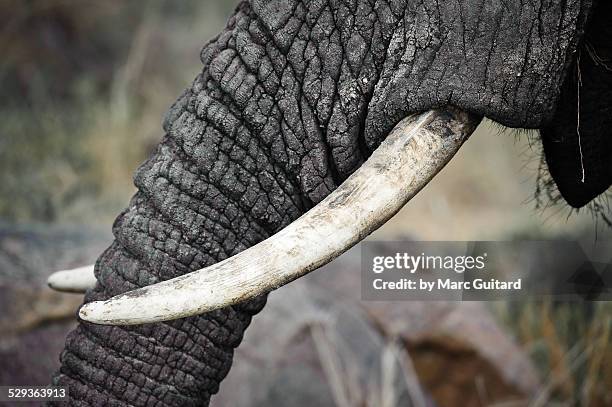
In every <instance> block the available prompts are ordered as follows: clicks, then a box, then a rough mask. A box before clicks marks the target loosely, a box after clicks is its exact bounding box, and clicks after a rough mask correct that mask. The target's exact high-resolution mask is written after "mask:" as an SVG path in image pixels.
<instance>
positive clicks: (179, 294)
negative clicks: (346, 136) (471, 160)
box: [80, 107, 480, 325]
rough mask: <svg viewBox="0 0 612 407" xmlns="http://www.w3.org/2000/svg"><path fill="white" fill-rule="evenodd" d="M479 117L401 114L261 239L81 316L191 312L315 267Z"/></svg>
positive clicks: (361, 234) (430, 168) (383, 216)
mask: <svg viewBox="0 0 612 407" xmlns="http://www.w3.org/2000/svg"><path fill="white" fill-rule="evenodd" d="M479 122H480V118H479V117H474V116H473V115H471V114H468V113H466V112H463V111H460V110H457V109H454V108H450V107H449V108H446V109H444V110H432V111H429V112H426V113H422V114H419V115H414V116H410V117H408V118H406V119H404V120H402V121H401V122H400V123H399V124H398V125H397V126H396V127H395V129H394V130H393V131H392V132H391V133H390V134H389V135H388V136H387V138H386V139H385V141H383V143H382V144H381V145H380V146H379V147H378V148H377V149H376V151H374V153H373V154H372V156H371V157H370V158H369V159H368V160H367V161H366V162H365V163H364V164H363V165H362V166H361V167H360V168H359V169H358V170H357V171H356V172H355V173H354V174H353V175H351V176H350V177H349V178H348V179H347V180H346V181H345V182H344V183H343V184H342V185H340V186H339V187H338V188H337V189H336V190H335V191H334V192H332V193H331V194H330V195H329V196H328V197H327V198H325V199H324V200H323V201H321V202H320V203H319V204H318V205H316V206H315V207H314V208H312V209H311V210H309V211H308V212H307V213H305V214H304V215H303V216H301V217H300V218H299V219H297V220H296V221H294V222H293V223H291V224H290V225H288V226H287V227H286V228H284V229H282V230H281V231H279V232H278V233H276V234H275V235H273V236H271V237H270V238H268V239H266V240H264V241H263V242H261V243H258V244H257V245H255V246H253V247H251V248H249V249H247V250H245V251H243V252H241V253H239V254H237V255H235V256H233V257H230V258H228V259H226V260H224V261H222V262H219V263H217V264H214V265H212V266H210V267H207V268H204V269H201V270H198V271H195V272H192V273H189V274H185V275H183V276H181V277H177V278H174V279H172V280H168V281H165V282H161V283H158V284H155V285H152V286H148V287H145V288H141V289H138V290H135V291H131V292H128V293H126V294H122V295H119V296H116V297H113V298H111V299H109V300H106V301H97V302H91V303H88V304H85V305H84V306H83V307H82V308H81V310H80V317H81V318H82V319H84V320H86V321H90V322H94V323H99V324H112V325H134V324H142V323H149V322H158V321H167V320H172V319H178V318H183V317H188V316H192V315H198V314H202V313H205V312H207V311H211V310H214V309H217V308H221V307H225V306H228V305H231V304H236V303H239V302H242V301H245V300H247V299H249V298H253V297H255V296H257V295H260V294H263V293H267V292H269V291H272V290H274V289H276V288H278V287H280V286H282V285H284V284H287V283H289V282H290V281H293V280H295V279H297V278H298V277H301V276H303V275H305V274H307V273H309V272H311V271H313V270H315V269H317V268H318V267H321V266H323V265H325V264H327V263H328V262H330V261H331V260H333V259H334V258H336V257H337V256H339V255H340V254H342V253H344V252H345V251H346V250H348V249H349V248H351V247H352V246H354V245H355V244H356V243H358V242H359V241H360V240H362V239H363V238H365V237H366V236H367V235H369V234H370V233H371V232H373V231H374V230H376V229H377V228H378V227H380V226H381V225H382V224H384V223H385V222H386V221H387V220H389V219H390V218H391V217H392V216H393V215H395V214H396V213H397V212H398V211H399V210H400V209H401V208H402V206H404V204H406V203H407V202H408V201H409V200H410V199H411V198H412V197H413V196H414V195H415V194H416V193H418V192H419V191H420V190H421V189H422V188H423V187H424V186H425V185H426V184H427V183H428V182H429V181H430V180H431V179H432V178H433V177H434V176H435V175H436V174H437V173H438V172H439V171H440V170H441V169H442V168H443V167H444V166H445V165H446V163H447V162H448V161H449V160H450V159H451V158H452V157H453V156H454V155H455V153H456V152H457V151H458V150H459V148H460V147H461V145H462V144H463V143H464V141H465V140H467V138H468V137H469V136H470V134H471V133H472V132H473V131H474V129H475V128H476V126H477V125H478V123H479Z"/></svg>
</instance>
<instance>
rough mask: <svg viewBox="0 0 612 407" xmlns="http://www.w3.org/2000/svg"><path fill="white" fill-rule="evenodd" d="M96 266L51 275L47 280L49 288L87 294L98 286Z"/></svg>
mask: <svg viewBox="0 0 612 407" xmlns="http://www.w3.org/2000/svg"><path fill="white" fill-rule="evenodd" d="M94 267H95V266H94V265H93V264H92V265H90V266H85V267H79V268H77V269H73V270H63V271H58V272H56V273H53V274H51V276H49V278H48V279H47V284H48V285H49V287H51V288H52V289H54V290H56V291H63V292H66V293H85V291H87V290H88V289H90V288H93V287H94V286H95V285H96V276H94Z"/></svg>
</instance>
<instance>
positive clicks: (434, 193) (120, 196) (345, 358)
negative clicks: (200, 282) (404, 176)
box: [0, 0, 612, 406]
mask: <svg viewBox="0 0 612 407" xmlns="http://www.w3.org/2000/svg"><path fill="white" fill-rule="evenodd" d="M234 6H235V4H234V3H233V2H228V1H221V0H207V1H196V0H183V1H180V2H177V1H170V0H152V1H146V2H145V1H119V0H107V1H104V2H102V1H94V0H28V1H22V0H0V55H1V56H2V57H1V59H0V95H1V97H0V118H1V119H0V385H8V384H13V385H17V384H23V385H25V384H41V385H42V384H46V383H47V382H48V377H49V375H50V372H52V371H53V370H54V369H56V368H57V365H58V362H57V359H58V355H59V351H60V349H61V346H62V344H63V341H64V337H65V334H66V332H67V331H68V330H69V328H70V327H71V326H72V325H73V314H74V310H75V309H76V307H77V306H78V304H79V303H80V300H81V299H80V297H79V296H69V295H60V294H56V293H51V292H50V291H49V290H48V289H46V288H45V287H44V280H45V277H46V275H47V274H48V273H49V272H50V271H52V270H54V269H56V268H67V267H73V266H74V267H76V266H81V265H83V264H88V263H91V262H93V261H94V260H95V258H96V257H97V256H98V255H99V254H100V253H101V252H102V250H104V248H105V247H106V246H107V245H108V244H109V242H110V240H111V236H110V226H111V224H112V221H113V220H114V218H115V216H116V215H117V214H118V213H119V212H120V211H121V210H122V209H123V208H124V207H125V206H126V205H127V202H128V200H129V198H130V196H131V195H132V194H133V192H134V187H133V185H132V173H133V172H134V170H135V169H136V168H137V166H138V165H139V163H141V162H142V161H143V160H144V159H145V158H146V157H147V155H148V154H149V152H150V151H151V149H152V148H153V146H154V145H155V144H156V143H157V142H158V141H159V140H160V138H161V135H162V133H161V121H162V118H163V114H164V113H165V111H166V109H167V108H168V107H169V106H170V104H171V103H172V102H173V101H174V100H175V99H176V98H177V97H178V95H179V94H180V93H181V91H182V90H183V89H184V88H185V87H187V86H188V85H189V84H190V82H191V80H192V79H193V78H194V77H195V75H196V74H197V73H198V71H199V70H200V69H201V64H200V61H199V52H200V49H201V48H202V46H203V45H204V44H205V42H206V41H208V40H209V39H210V38H212V37H213V36H214V35H215V34H216V33H218V32H219V30H220V29H221V28H222V27H223V25H224V24H225V21H226V19H227V17H228V16H229V14H230V13H231V12H232V10H233V8H234ZM539 174H541V158H540V147H539V144H538V141H537V135H536V134H533V133H532V132H531V133H530V132H526V131H521V132H518V131H512V130H508V129H502V128H501V127H500V126H498V125H495V124H493V123H490V122H485V123H483V125H481V127H480V128H479V130H478V131H477V133H476V134H475V135H474V136H473V137H472V139H471V140H470V141H469V142H468V143H467V145H466V146H465V148H464V149H463V150H462V152H461V154H459V156H458V157H456V158H455V159H454V160H453V162H452V163H451V164H450V165H449V166H448V167H447V168H446V169H445V170H444V171H443V173H442V174H440V175H439V176H438V177H437V178H436V179H435V180H434V181H433V182H432V183H431V184H430V185H429V186H428V187H426V188H425V190H424V191H422V192H421V193H420V194H419V195H418V196H417V198H416V199H414V200H413V201H412V202H410V203H409V204H408V205H407V206H406V207H405V208H404V209H403V210H402V211H401V212H400V213H399V214H398V215H397V216H396V217H395V218H394V219H393V220H392V221H391V222H389V223H388V224H387V225H385V226H384V227H383V228H381V229H380V230H379V231H377V232H376V233H375V234H373V235H372V236H371V237H370V239H377V240H401V239H415V240H513V239H570V240H580V241H582V242H583V244H584V245H585V246H595V245H597V244H599V243H600V242H606V241H608V242H609V241H610V240H612V239H611V237H612V234H611V229H610V227H609V226H607V225H606V224H605V222H604V221H602V218H600V217H598V216H594V215H592V213H591V212H589V211H582V212H580V213H576V212H572V211H570V210H569V209H568V208H567V207H566V206H563V205H557V204H552V203H550V201H549V200H548V199H547V198H546V196H545V195H546V194H541V195H540V196H539V197H538V196H537V195H536V191H537V190H538V188H539V187H541V186H542V185H543V184H544V183H545V182H546V181H545V178H544V179H543V178H538V175H539ZM359 267H360V266H359V251H358V249H356V250H352V251H350V252H349V253H347V254H346V255H344V256H342V257H341V258H340V259H338V260H337V261H335V262H334V263H332V264H331V265H330V266H328V267H327V268H328V269H330V270H328V271H327V272H325V271H321V272H318V273H314V274H313V275H312V276H310V277H309V278H308V279H306V280H303V281H300V282H299V283H294V284H292V285H290V286H289V287H287V288H286V289H284V290H280V291H279V292H277V293H274V294H273V295H271V296H270V303H269V305H268V307H267V309H266V310H265V311H264V312H263V313H262V314H261V315H260V316H258V317H257V318H256V319H255V323H254V324H253V326H252V327H251V328H250V331H248V333H247V336H246V338H245V343H244V346H242V347H241V348H240V349H239V350H238V352H237V357H236V363H235V367H234V369H233V370H232V371H231V372H230V376H229V377H228V379H227V380H226V381H225V382H224V384H223V385H222V387H221V391H220V395H219V396H218V397H216V398H215V400H214V403H213V404H214V405H217V406H234V405H240V406H243V405H244V406H247V405H253V406H255V405H261V404H268V405H294V406H302V405H303V406H306V405H311V404H312V403H314V402H317V403H319V404H320V405H331V406H353V405H359V406H396V405H397V406H407V405H415V406H472V405H474V406H493V405H504V406H506V405H534V406H544V405H560V406H561V405H563V406H573V405H580V406H606V405H612V345H611V339H610V338H611V332H610V331H611V330H612V307H611V306H610V304H609V303H588V304H583V303H572V304H563V303H551V302H545V301H539V302H529V303H520V304H518V303H487V304H484V303H482V304H481V303H461V304H459V303H427V304H419V303H407V302H403V303H386V304H378V303H364V302H361V301H360V300H359V293H360V290H359ZM322 273H325V276H326V279H325V280H323V279H322V278H321V277H320V276H321V275H322ZM330 276H333V277H330ZM330 280H331V282H330ZM336 280H337V283H334V281H336ZM296 299H298V300H297V304H298V305H295V303H296ZM288 303H291V304H292V306H288ZM16 315H17V316H18V317H17V318H16ZM15 321H17V322H15ZM271 332H272V333H271ZM279 347H280V348H279ZM278 349H285V352H278ZM279 353H282V354H283V355H279ZM236 386H238V387H236ZM236 389H241V390H240V391H236Z"/></svg>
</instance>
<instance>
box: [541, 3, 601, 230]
mask: <svg viewBox="0 0 612 407" xmlns="http://www.w3.org/2000/svg"><path fill="white" fill-rule="evenodd" d="M610 15H612V4H610V2H599V5H598V6H597V8H596V9H595V10H593V13H592V17H591V18H592V20H591V22H590V24H588V25H587V27H588V28H587V32H586V33H585V37H584V40H583V42H582V45H581V47H580V49H579V51H578V53H577V55H576V58H575V61H574V64H573V66H572V69H571V70H569V74H568V75H567V77H566V79H565V81H564V84H563V88H562V90H561V97H560V98H559V103H558V106H557V110H556V113H555V115H554V117H553V120H552V121H551V122H550V123H551V124H550V125H548V126H546V127H544V128H543V129H542V130H541V135H542V144H543V147H544V153H545V157H546V162H547V164H548V168H549V171H550V174H551V176H552V178H553V180H554V181H555V184H556V188H557V189H558V191H559V193H560V195H561V196H562V197H563V198H564V199H565V200H566V201H567V203H569V204H570V205H571V206H573V207H575V208H580V207H583V206H585V205H587V204H588V203H589V202H591V201H592V200H593V199H595V198H596V197H597V196H599V195H600V194H602V193H604V192H605V191H606V190H607V189H608V188H609V187H610V185H611V184H612V26H610V25H609V16H610ZM604 216H605V215H604ZM604 219H606V218H604Z"/></svg>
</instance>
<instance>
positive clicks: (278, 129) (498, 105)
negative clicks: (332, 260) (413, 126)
mask: <svg viewBox="0 0 612 407" xmlns="http://www.w3.org/2000/svg"><path fill="white" fill-rule="evenodd" d="M593 7H594V6H593V5H592V4H591V2H590V1H588V0H585V1H579V0H565V1H561V0H555V1H548V0H532V1H519V0H506V1H501V0H464V1H458V0H449V1H435V0H419V1H417V0H405V1H400V0H398V1H384V0H383V1H377V0H352V1H351V0H345V1H336V0H318V1H304V2H298V1H291V0H276V1H264V0H252V1H249V2H243V3H241V4H240V5H239V6H238V8H237V10H236V12H235V14H234V15H233V16H232V17H231V18H230V20H229V22H228V23H227V28H226V29H225V30H224V31H223V32H222V33H221V34H219V36H218V37H217V38H215V39H213V40H212V41H211V42H209V43H208V44H207V45H206V46H205V47H204V49H203V51H202V55H201V59H202V63H203V69H202V72H201V73H200V74H199V75H198V76H197V77H196V79H195V80H194V82H193V84H192V85H191V86H190V87H189V88H188V89H187V90H186V91H185V92H184V93H183V95H182V96H181V97H180V98H179V100H178V101H177V102H176V103H175V104H174V105H173V106H172V108H171V109H170V111H169V113H168V115H167V117H166V119H165V121H164V131H165V133H166V135H165V136H164V138H163V140H162V142H161V143H160V144H159V146H158V147H157V149H156V151H155V152H154V154H153V155H152V156H151V157H150V158H149V159H148V160H147V161H146V162H145V163H144V164H143V165H142V166H141V167H140V168H139V169H138V171H137V172H136V175H135V184H136V186H137V187H138V192H137V193H136V195H135V196H134V198H133V199H132V201H131V202H130V204H129V207H128V208H127V209H126V210H125V211H124V212H123V213H122V214H121V215H120V216H119V217H118V218H117V220H116V222H115V224H114V228H113V230H114V234H115V242H114V243H113V244H112V246H111V247H110V248H108V249H107V250H106V251H105V252H104V254H103V255H102V256H101V257H100V259H99V260H98V263H97V267H96V275H97V277H98V280H99V284H98V285H97V287H96V288H95V289H94V290H93V291H90V292H89V293H88V294H87V296H86V301H87V302H89V301H93V300H101V299H107V298H109V297H111V296H113V295H117V294H120V293H124V292H126V291H128V290H132V289H135V288H137V287H142V286H145V285H149V284H153V283H156V282H159V281H162V280H166V279H169V278H172V277H176V276H179V275H181V274H184V273H187V272H189V271H194V270H196V269H200V268H202V267H205V266H209V265H211V264H213V263H215V262H218V261H220V260H222V259H225V258H227V257H229V256H232V255H235V254H236V253H238V252H240V251H242V250H244V249H246V248H247V247H249V246H252V245H254V244H256V243H257V242H259V241H261V240H263V239H265V238H266V237H268V236H270V235H272V234H273V233H275V232H276V231H278V230H280V229H281V228H283V227H284V226H286V225H287V224H289V223H290V222H292V221H293V220H294V219H296V218H297V217H298V216H300V214H302V213H304V212H305V211H307V210H308V209H309V208H311V207H312V206H313V205H315V204H316V203H317V202H319V201H321V200H322V199H323V198H324V197H325V196H327V195H328V194H329V193H330V192H331V191H333V190H334V188H336V187H337V186H338V185H339V184H340V183H341V182H342V181H343V180H344V179H345V178H346V177H347V176H348V175H350V174H351V173H352V172H353V171H355V169H357V168H358V167H359V166H360V165H361V164H362V163H363V162H364V160H366V158H367V157H368V156H369V154H370V153H371V152H372V151H373V149H374V148H376V146H377V145H378V144H379V143H380V142H381V140H382V139H383V138H384V137H385V135H386V134H387V132H388V131H389V130H390V129H391V128H393V126H394V125H395V124H396V123H397V122H398V121H399V120H400V119H401V118H403V117H404V116H406V115H407V114H409V113H412V112H417V111H422V110H425V109H430V108H434V107H439V106H443V105H447V104H452V105H456V106H459V107H461V108H463V109H465V110H468V111H470V112H473V113H477V114H480V115H483V116H487V117H489V118H491V119H494V120H496V121H498V122H499V123H501V124H503V125H506V126H512V127H529V128H543V129H548V131H549V134H550V136H549V137H552V138H555V137H558V138H559V139H561V141H555V143H568V145H570V147H568V148H570V149H571V148H574V144H575V140H576V139H575V127H576V126H575V125H574V127H573V129H572V128H571V127H572V123H569V124H568V126H567V127H561V128H560V130H557V131H556V132H555V128H554V127H551V123H553V122H554V119H555V114H556V110H557V106H558V105H562V103H564V102H563V101H562V99H560V98H559V96H560V94H561V92H562V90H563V86H564V83H570V84H571V81H575V76H574V75H572V72H573V71H572V66H574V64H575V61H576V55H577V50H578V49H579V48H580V47H581V46H582V45H581V44H582V43H581V41H582V40H583V37H584V29H585V27H589V24H591V22H590V21H589V20H588V17H589V16H590V15H591V14H592V10H593ZM601 8H604V6H602V7H601ZM587 21H589V22H588V23H587ZM605 21H607V19H605ZM602 24H603V23H602ZM600 28H601V27H600ZM587 35H588V33H587ZM603 44H604V45H605V44H608V42H604V43H603ZM607 50H608V49H604V50H603V51H602V52H608V51H607ZM582 58H583V60H587V59H588V58H587V56H585V55H584V54H583V55H582ZM591 65H593V64H591ZM601 74H602V77H605V75H604V74H603V73H601ZM606 78H607V77H606ZM568 81H570V82H568ZM566 86H567V87H569V86H570V85H566ZM585 86H586V85H585ZM584 97H585V98H586V96H584ZM574 102H575V100H573V99H571V95H570V96H569V97H568V101H567V102H565V105H566V106H568V109H569V106H575V104H573V103H574ZM591 103H592V104H594V105H595V106H597V108H600V109H602V107H601V106H600V105H597V103H598V102H591ZM594 109H595V108H594ZM590 112H591V110H589V111H588V112H586V111H585V113H584V115H587V116H588V114H589V113H590ZM574 113H575V112H574ZM557 127H558V126H557ZM564 131H565V132H566V133H567V134H566V135H565V136H563V135H562V136H559V134H560V133H562V132H564ZM587 133H588V132H587ZM582 137H583V139H586V141H584V142H585V143H587V144H585V145H589V146H590V144H588V143H589V142H590V141H589V140H591V138H592V137H594V136H592V135H591V133H588V134H583V135H582ZM608 138H609V137H608ZM572 143H574V144H572ZM557 147H559V146H557ZM585 150H589V149H585ZM595 150H597V149H596V148H595ZM598 154H599V153H598ZM606 154H608V155H606ZM601 155H602V157H603V158H601V157H600V158H599V159H600V161H601V160H602V159H603V160H605V159H606V157H608V158H609V151H608V152H604V153H601ZM569 156H570V158H571V160H574V161H572V163H573V164H572V165H574V164H575V156H574V155H572V154H569ZM597 159H598V158H597V157H595V158H593V160H597ZM552 160H553V161H554V158H553V159H552ZM549 161H550V160H549ZM591 161H592V160H589V163H590V162H591ZM596 164H597V163H596ZM568 165H569V164H568ZM597 165H600V166H601V165H604V164H601V163H599V164H597ZM606 165H607V164H606ZM562 167H563V166H562ZM568 173H571V175H570V178H571V177H574V176H576V174H575V168H574V169H571V171H569V170H568ZM553 175H554V174H553ZM603 178H604V180H603V181H601V180H596V181H597V182H598V183H599V184H602V183H603V184H606V182H607V185H606V188H607V186H608V185H609V184H610V183H609V173H608V176H607V178H606V177H605V176H604V177H603ZM587 179H588V182H591V181H590V179H589V173H588V172H587ZM575 181H576V180H572V179H570V180H569V181H568V183H569V185H570V186H572V185H574V187H575ZM593 182H595V181H593ZM597 182H596V183H597ZM599 184H598V185H599ZM600 189H601V188H600ZM604 189H605V188H604ZM571 190H572V188H569V189H568V191H570V192H571ZM599 192H601V191H599ZM599 192H597V193H599ZM562 193H563V191H562ZM597 193H595V192H593V191H591V192H590V195H589V196H588V200H590V199H591V198H593V196H595V195H596V194H597ZM580 194H582V195H580ZM579 195H580V197H582V198H583V199H587V198H584V196H585V194H584V193H583V192H579ZM587 195H588V194H587ZM591 195H592V196H591ZM265 301H266V299H265V298H259V299H256V300H253V301H249V302H246V303H244V304H240V305H236V306H232V307H228V308H225V309H222V310H218V311H215V312H211V313H208V314H206V315H202V316H198V317H192V318H186V319H182V320H178V321H172V322H166V323H157V324H150V325H142V326H134V327H112V326H99V325H93V324H88V323H83V322H82V323H81V324H80V325H79V326H78V328H77V329H76V330H75V331H74V332H72V333H71V334H70V335H69V337H68V339H67V343H66V347H65V350H64V352H63V353H62V355H61V362H62V366H61V370H60V371H59V372H58V373H57V375H56V376H55V378H54V384H56V385H61V386H68V387H69V388H70V397H71V400H72V401H71V403H72V405H110V406H112V405H125V404H133V405H171V406H179V405H181V406H195V405H207V404H208V401H209V400H210V397H211V396H212V395H213V394H215V393H216V392H217V390H218V388H219V383H220V381H221V380H222V379H223V378H224V377H225V376H226V374H227V373H228V371H229V369H230V366H231V363H232V355H233V351H234V348H235V347H236V346H238V344H239V343H240V341H241V339H242V336H243V334H244V331H245V329H246V328H247V326H248V325H249V323H250V322H251V318H252V316H253V315H255V314H256V313H258V312H259V311H260V310H261V309H262V308H263V306H264V304H265Z"/></svg>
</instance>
